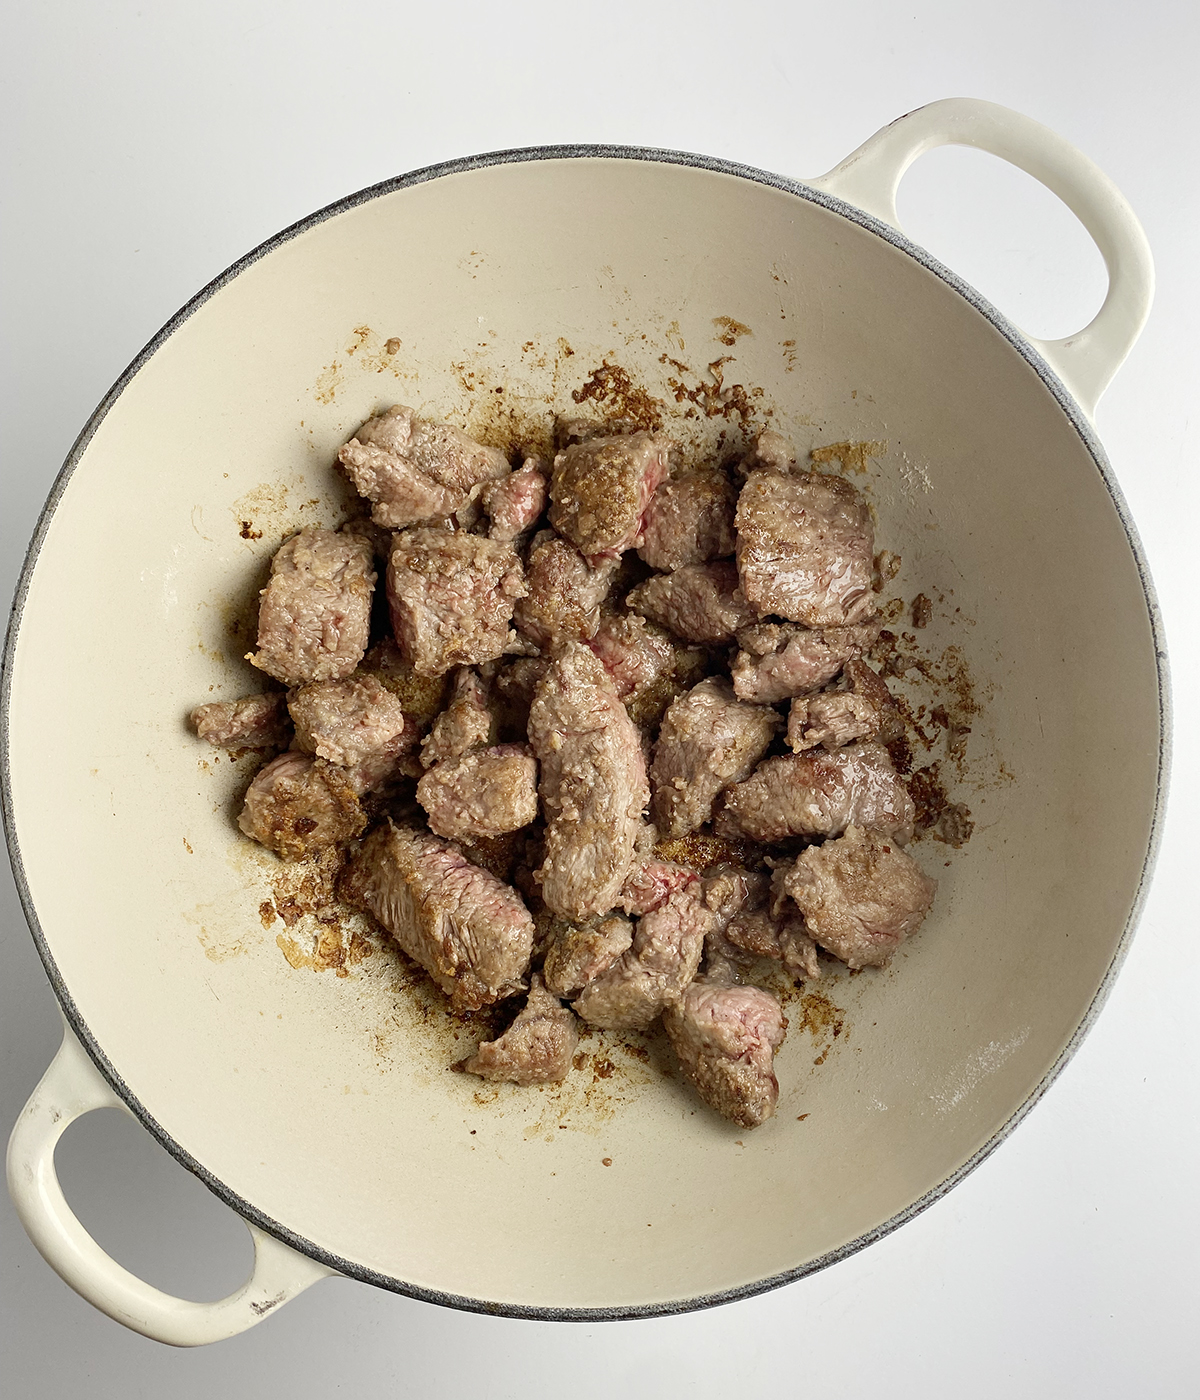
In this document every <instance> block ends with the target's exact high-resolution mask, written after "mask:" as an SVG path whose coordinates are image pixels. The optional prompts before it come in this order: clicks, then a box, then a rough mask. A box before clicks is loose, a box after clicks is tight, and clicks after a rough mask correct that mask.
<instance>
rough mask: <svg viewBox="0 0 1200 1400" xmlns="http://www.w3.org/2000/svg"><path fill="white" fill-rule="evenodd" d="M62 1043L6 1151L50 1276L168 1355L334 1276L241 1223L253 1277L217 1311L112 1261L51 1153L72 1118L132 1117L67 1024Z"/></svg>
mask: <svg viewBox="0 0 1200 1400" xmlns="http://www.w3.org/2000/svg"><path fill="white" fill-rule="evenodd" d="M64 1028H65V1030H64V1035H63V1042H62V1045H61V1046H60V1048H59V1051H58V1054H57V1055H56V1056H55V1057H54V1059H53V1061H52V1062H51V1064H50V1068H49V1069H48V1070H47V1071H46V1073H45V1074H44V1075H43V1076H42V1081H41V1083H40V1084H39V1085H38V1086H37V1088H36V1089H35V1090H34V1091H33V1093H32V1094H31V1095H30V1098H29V1102H28V1103H27V1104H26V1105H25V1107H24V1109H23V1110H22V1111H21V1116H20V1117H19V1118H18V1119H17V1123H16V1126H15V1127H14V1128H13V1132H12V1137H11V1138H10V1139H9V1143H8V1190H9V1194H10V1195H11V1196H12V1199H13V1204H14V1205H15V1206H16V1208H17V1214H18V1215H19V1216H20V1218H21V1224H22V1225H24V1226H25V1229H26V1231H27V1232H28V1235H29V1238H30V1239H31V1240H32V1241H33V1243H34V1244H35V1245H36V1246H37V1248H38V1250H39V1251H40V1253H41V1254H42V1257H43V1258H44V1259H45V1260H46V1262H47V1263H48V1264H49V1265H50V1267H51V1268H52V1269H53V1270H54V1271H55V1272H56V1273H57V1274H58V1275H59V1276H60V1277H61V1278H62V1279H63V1280H64V1282H66V1283H69V1284H70V1285H71V1287H72V1288H73V1289H74V1290H75V1291H76V1293H79V1294H80V1295H81V1296H82V1297H84V1298H86V1299H87V1301H88V1302H89V1303H91V1304H92V1305H93V1306H94V1307H97V1308H99V1309H100V1311H101V1312H104V1313H107V1314H108V1316H109V1317H111V1318H115V1319H116V1321H117V1322H122V1323H124V1324H125V1326H126V1327H131V1328H132V1329H133V1330H134V1331H135V1332H140V1333H141V1334H142V1335H143V1336H145V1337H151V1338H153V1339H154V1340H155V1341H158V1342H167V1343H169V1344H170V1345H171V1346H180V1347H188V1346H201V1345H203V1344H204V1343H206V1342H216V1341H220V1340H222V1339H223V1338H225V1337H232V1336H234V1335H236V1334H237V1333H238V1332H244V1331H245V1330H246V1328H248V1327H253V1326H254V1324H255V1323H256V1322H261V1321H262V1320H263V1318H264V1317H266V1316H267V1314H268V1313H270V1312H273V1311H274V1310H275V1309H276V1308H277V1307H279V1306H280V1305H281V1304H283V1303H286V1302H288V1301H289V1300H290V1299H292V1298H294V1297H295V1296H296V1295H297V1294H298V1293H302V1292H303V1291H304V1289H306V1288H308V1287H309V1286H310V1284H314V1283H316V1282H317V1280H318V1279H321V1278H325V1277H327V1276H329V1275H331V1274H333V1272H334V1271H333V1270H332V1269H328V1268H326V1267H325V1266H324V1265H323V1264H318V1263H316V1262H315V1261H314V1260H312V1259H309V1258H308V1257H307V1256H306V1255H303V1254H298V1253H297V1252H296V1251H295V1250H294V1249H291V1248H289V1247H288V1246H287V1245H285V1244H282V1243H281V1242H280V1241H279V1240H277V1239H274V1238H273V1237H272V1236H270V1235H268V1234H266V1233H264V1231H262V1230H259V1229H257V1228H256V1227H255V1226H253V1225H250V1224H249V1222H247V1228H248V1229H249V1231H250V1234H251V1237H252V1238H253V1240H254V1268H253V1270H252V1272H251V1275H250V1277H249V1279H248V1280H247V1281H246V1283H245V1284H244V1285H243V1286H242V1287H241V1288H239V1289H238V1290H237V1292H236V1293H231V1294H230V1295H229V1297H228V1298H222V1299H220V1300H219V1301H218V1302H215V1303H194V1302H190V1301H188V1300H187V1299H184V1298H174V1297H172V1296H171V1295H170V1294H169V1293H163V1292H161V1291H160V1290H159V1289H157V1288H153V1287H152V1286H151V1285H150V1284H148V1283H145V1282H143V1281H142V1280H141V1279H140V1278H138V1277H136V1275H134V1274H131V1273H129V1272H128V1271H127V1270H125V1269H123V1268H122V1267H121V1266H120V1265H119V1264H118V1263H117V1262H116V1261H115V1260H114V1259H112V1258H110V1257H109V1256H108V1255H107V1254H106V1253H105V1252H104V1250H102V1249H101V1248H100V1246H99V1245H98V1244H97V1243H96V1241H95V1240H94V1239H93V1238H92V1237H91V1235H89V1234H88V1232H87V1231H86V1230H85V1229H84V1228H83V1226H82V1225H81V1224H80V1223H79V1220H78V1219H77V1218H76V1216H75V1214H74V1212H73V1211H72V1210H71V1207H70V1206H69V1205H68V1204H67V1201H66V1198H65V1197H64V1195H63V1193H62V1187H61V1186H60V1185H59V1181H58V1176H57V1174H56V1172H55V1170H54V1149H55V1146H56V1144H57V1143H58V1140H59V1138H60V1137H61V1136H62V1135H63V1133H64V1132H65V1131H66V1129H67V1127H68V1126H69V1125H70V1124H71V1123H72V1122H74V1120H75V1119H76V1118H79V1117H82V1115H83V1114H85V1113H91V1112H92V1110H93V1109H97V1108H120V1109H124V1110H125V1112H126V1113H128V1112H129V1109H128V1107H127V1106H126V1105H125V1104H124V1103H123V1102H122V1101H121V1099H119V1098H118V1097H117V1095H116V1094H115V1093H113V1091H112V1089H111V1088H109V1086H108V1084H107V1083H106V1082H105V1081H104V1079H103V1078H101V1075H100V1072H99V1071H98V1070H97V1069H96V1067H95V1066H94V1065H93V1064H92V1062H91V1060H90V1059H89V1058H88V1056H87V1053H86V1052H85V1051H84V1049H83V1047H82V1046H81V1045H80V1043H79V1041H78V1040H77V1039H76V1038H75V1035H74V1033H73V1032H72V1030H71V1028H70V1027H69V1026H67V1025H66V1023H65V1021H64Z"/></svg>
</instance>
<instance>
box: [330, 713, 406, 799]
mask: <svg viewBox="0 0 1200 1400" xmlns="http://www.w3.org/2000/svg"><path fill="white" fill-rule="evenodd" d="M420 742H421V730H420V727H419V726H418V725H417V722H416V721H415V720H414V719H413V718H412V717H411V716H409V715H406V716H405V718H404V728H403V729H402V730H401V732H400V733H399V734H397V735H396V736H395V738H394V739H392V740H391V742H390V743H389V744H387V745H386V747H384V748H382V749H379V750H378V751H377V752H375V753H366V754H363V756H362V757H361V758H360V759H359V760H358V761H357V762H356V763H353V764H351V765H350V767H348V768H346V769H345V770H344V771H345V774H346V781H347V782H348V783H349V784H350V786H351V787H352V788H353V789H354V791H355V792H357V793H358V795H359V796H360V797H362V796H364V795H365V794H366V793H368V792H382V791H384V790H385V789H387V788H389V787H391V786H392V785H393V784H395V783H397V782H399V780H400V779H401V778H419V777H420V776H421V771H422V770H421V761H420V759H419V758H418V757H417V755H416V748H417V745H418V744H419V743H420Z"/></svg>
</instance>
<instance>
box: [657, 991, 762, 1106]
mask: <svg viewBox="0 0 1200 1400" xmlns="http://www.w3.org/2000/svg"><path fill="white" fill-rule="evenodd" d="M663 1024H664V1026H665V1027H666V1031H667V1036H668V1038H669V1039H670V1041H671V1044H672V1046H673V1047H674V1049H675V1053H676V1055H677V1056H678V1057H679V1063H680V1066H681V1067H682V1069H683V1071H684V1073H685V1074H686V1075H687V1077H688V1079H689V1080H691V1082H692V1084H693V1085H694V1086H695V1088H696V1092H697V1093H698V1094H699V1095H700V1097H701V1098H702V1099H703V1100H704V1102H705V1103H706V1104H708V1106H709V1107H710V1108H713V1109H716V1111H717V1112H718V1113H719V1114H720V1115H721V1116H722V1118H728V1119H729V1120H730V1122H732V1123H736V1124H737V1125H738V1127H739V1128H756V1127H758V1125H759V1124H760V1123H765V1122H766V1120H767V1119H768V1118H770V1117H771V1115H772V1114H773V1113H774V1112H775V1106H776V1103H777V1102H778V1099H779V1081H778V1080H777V1079H776V1077H775V1052H776V1050H778V1049H779V1047H780V1046H781V1045H782V1044H783V1036H784V1029H785V1026H786V1022H785V1021H784V1019H783V1008H782V1007H781V1006H780V1004H779V999H778V998H777V997H775V996H773V995H772V994H771V993H770V992H767V991H764V990H763V989H762V988H761V987H738V986H734V985H730V984H727V983H721V982H712V981H709V980H708V979H707V978H705V979H702V980H700V981H696V982H693V983H692V985H691V986H690V987H688V989H687V991H686V992H684V994H683V996H682V998H681V999H680V1000H679V1001H678V1002H676V1003H675V1004H674V1005H672V1006H669V1007H668V1008H667V1010H666V1014H665V1015H664V1017H663Z"/></svg>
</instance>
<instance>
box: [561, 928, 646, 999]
mask: <svg viewBox="0 0 1200 1400" xmlns="http://www.w3.org/2000/svg"><path fill="white" fill-rule="evenodd" d="M632 942H633V925H632V924H631V923H630V922H629V920H628V919H623V918H622V917H621V916H620V914H610V915H609V916H608V917H607V918H606V919H598V920H595V921H594V922H592V923H587V924H571V923H568V924H566V925H565V926H564V927H562V928H560V929H559V930H558V931H557V932H556V934H555V936H554V939H553V941H552V942H551V944H550V947H549V948H548V949H547V950H546V964H545V967H543V969H542V972H543V975H544V976H545V978H546V986H547V987H549V988H550V990H551V991H552V992H553V993H554V995H555V996H559V997H567V998H572V997H577V996H578V995H579V994H580V992H582V991H583V989H584V987H586V986H587V985H588V983H589V982H593V981H595V979H596V978H597V977H599V976H601V975H602V974H603V973H605V972H607V971H608V969H609V968H610V967H612V965H613V963H615V962H616V961H617V959H618V958H619V957H620V956H621V954H622V953H624V952H625V951H626V949H627V948H628V947H629V945H630V944H631V943H632Z"/></svg>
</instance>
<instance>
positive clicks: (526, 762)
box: [417, 744, 538, 841]
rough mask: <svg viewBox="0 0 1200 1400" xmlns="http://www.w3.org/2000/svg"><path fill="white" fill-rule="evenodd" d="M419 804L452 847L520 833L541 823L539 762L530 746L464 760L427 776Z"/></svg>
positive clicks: (420, 788)
mask: <svg viewBox="0 0 1200 1400" xmlns="http://www.w3.org/2000/svg"><path fill="white" fill-rule="evenodd" d="M417 801H418V802H419V803H420V804H421V806H422V807H424V808H425V811H426V814H427V815H428V817H429V828H430V830H431V831H434V832H436V833H437V834H438V835H439V836H444V837H446V839H447V840H449V841H462V840H467V839H474V838H476V837H480V836H483V837H489V836H503V835H504V834H505V833H506V832H509V831H519V830H520V829H521V827H523V826H528V825H529V823H530V822H532V821H535V820H536V819H537V813H538V800H537V760H536V759H535V758H534V757H533V755H532V754H531V753H530V752H529V749H528V748H527V747H526V746H525V745H524V744H501V745H500V746H499V747H498V748H494V749H479V750H477V751H475V752H473V753H467V754H463V756H462V757H461V758H452V759H449V760H447V761H446V762H444V763H439V764H437V765H436V766H435V767H434V768H431V769H430V770H429V772H428V773H426V774H425V776H424V777H423V778H422V779H421V781H420V782H419V783H418V784H417Z"/></svg>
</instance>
